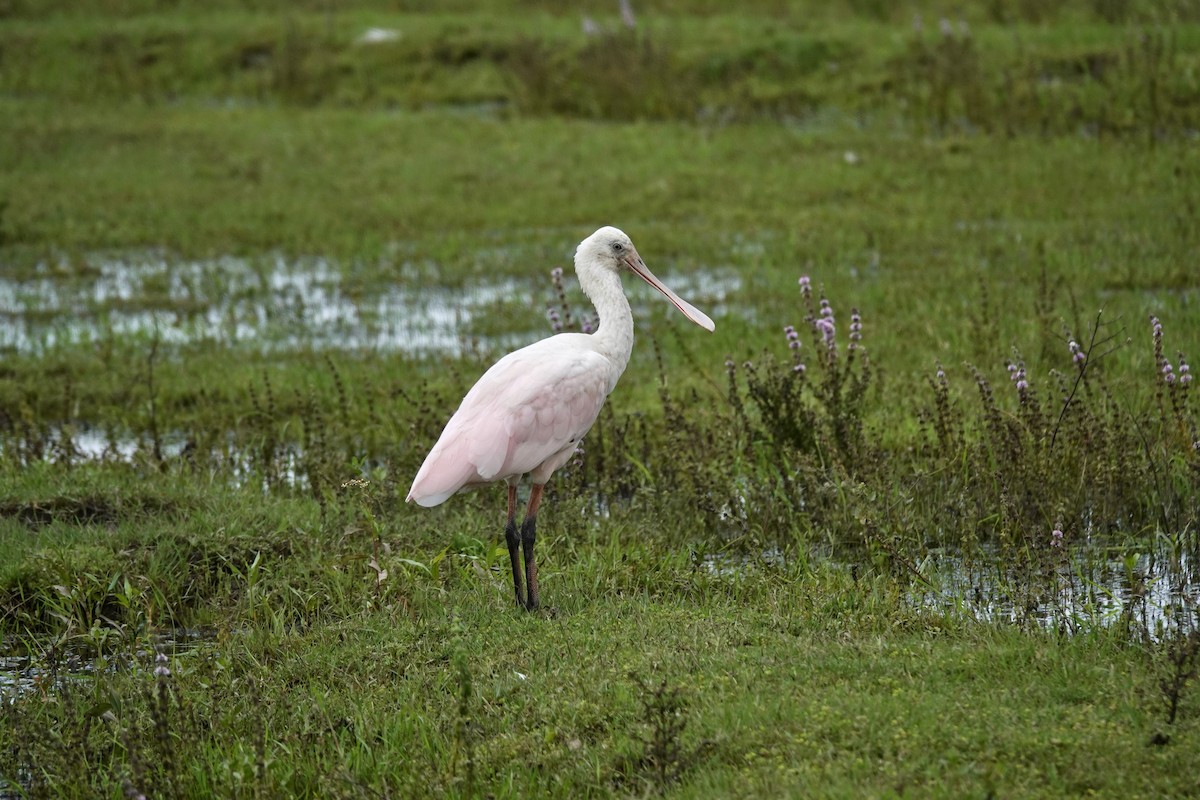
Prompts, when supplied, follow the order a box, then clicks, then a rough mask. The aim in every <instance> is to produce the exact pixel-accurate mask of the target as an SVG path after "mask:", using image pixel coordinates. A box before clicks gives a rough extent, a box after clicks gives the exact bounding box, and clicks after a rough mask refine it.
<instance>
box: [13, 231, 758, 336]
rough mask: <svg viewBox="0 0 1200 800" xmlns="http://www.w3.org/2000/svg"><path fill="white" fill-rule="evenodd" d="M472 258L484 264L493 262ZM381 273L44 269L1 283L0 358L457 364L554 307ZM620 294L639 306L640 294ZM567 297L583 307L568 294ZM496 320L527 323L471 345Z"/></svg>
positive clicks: (102, 265) (704, 282) (537, 328)
mask: <svg viewBox="0 0 1200 800" xmlns="http://www.w3.org/2000/svg"><path fill="white" fill-rule="evenodd" d="M479 258H480V260H481V263H484V265H485V266H486V263H491V261H494V260H496V258H497V257H496V256H495V254H491V253H481V254H479ZM387 271H389V272H393V273H395V275H396V277H395V279H394V280H392V281H388V282H386V283H380V284H378V285H375V286H359V285H354V284H353V283H352V282H350V283H348V282H347V280H346V278H345V277H344V275H343V272H342V270H341V269H340V268H338V266H337V265H335V264H333V263H332V262H330V261H329V260H327V259H323V258H304V259H295V260H287V259H284V258H274V259H265V260H264V259H259V260H253V261H252V260H248V259H242V258H234V257H223V258H217V259H213V260H209V261H184V262H168V261H166V260H164V259H162V258H160V257H155V256H145V257H141V258H135V257H131V258H127V259H116V258H109V259H95V260H93V261H91V262H89V263H88V264H87V266H86V267H84V268H80V269H76V270H74V271H72V270H71V269H68V268H62V269H57V270H52V269H50V268H49V267H46V266H43V267H41V268H39V269H38V270H37V274H36V275H34V276H32V277H28V278H25V279H15V278H8V277H4V278H0V352H3V351H6V350H7V351H15V352H21V353H31V354H35V355H36V354H39V353H42V352H45V351H46V350H48V349H50V348H53V347H56V346H59V345H66V344H75V343H84V342H89V341H96V340H103V339H106V338H109V337H112V336H136V335H141V336H147V337H150V336H157V337H158V338H159V339H160V340H161V341H163V342H165V343H167V344H177V345H178V344H185V343H190V342H197V341H211V342H214V343H218V344H222V345H242V346H251V347H255V348H257V349H261V350H294V349H301V348H311V349H318V350H327V349H372V350H398V351H404V352H410V353H413V354H448V355H463V354H464V353H466V352H468V351H470V350H472V349H476V348H478V347H480V346H484V347H494V348H511V347H514V346H517V345H519V344H522V343H527V342H529V341H532V340H533V339H536V338H538V337H540V336H544V335H546V334H548V333H549V325H548V324H547V323H543V320H544V319H545V310H546V309H547V308H548V307H549V306H550V305H552V304H554V303H555V302H556V297H555V294H554V290H553V286H552V285H551V281H550V277H549V272H550V271H549V269H547V270H546V271H545V275H544V276H541V275H536V276H530V277H529V278H526V279H523V280H516V279H512V278H504V279H494V280H475V281H472V282H471V283H470V284H469V285H467V286H464V287H462V288H458V289H451V288H447V287H444V286H441V285H439V284H438V282H437V279H436V271H437V270H436V268H435V267H433V266H430V265H423V266H417V265H413V264H402V265H400V266H397V267H395V268H394V269H391V268H389V269H388V270H387ZM663 277H664V280H666V281H667V282H668V285H671V286H673V288H675V289H676V291H677V292H679V293H680V294H681V295H684V296H685V297H688V298H689V299H691V300H692V301H693V302H695V303H697V304H700V305H704V306H706V307H707V309H708V310H709V313H720V311H721V309H723V308H724V307H725V305H726V303H727V299H728V297H729V296H730V295H731V294H732V293H734V292H736V291H737V289H738V288H739V287H740V285H741V281H740V279H739V277H738V276H737V275H736V274H735V273H732V272H715V271H711V270H705V271H697V272H692V273H681V274H678V275H672V274H667V275H665V276H663ZM630 288H631V290H633V296H634V298H635V303H639V304H640V303H641V302H642V300H641V298H643V297H646V296H647V295H645V294H643V293H642V291H641V287H632V286H631V287H630ZM647 291H648V290H647ZM568 292H569V293H570V294H571V299H572V302H575V303H579V304H582V302H583V298H582V296H581V295H580V294H579V293H578V288H577V286H575V285H573V284H572V285H569V287H568ZM714 306H717V308H715V309H714V308H713V307H714ZM496 314H500V315H503V316H504V318H505V320H506V322H507V323H508V327H511V326H512V325H513V324H518V325H520V324H528V323H529V322H530V321H536V322H533V324H531V325H529V327H528V329H527V330H516V331H513V332H511V333H509V334H504V335H494V334H493V335H490V336H478V335H475V333H476V332H477V331H479V330H481V329H483V330H494V329H495V327H496V326H495V325H487V324H484V319H485V318H486V317H488V316H489V315H496ZM517 321H520V322H517Z"/></svg>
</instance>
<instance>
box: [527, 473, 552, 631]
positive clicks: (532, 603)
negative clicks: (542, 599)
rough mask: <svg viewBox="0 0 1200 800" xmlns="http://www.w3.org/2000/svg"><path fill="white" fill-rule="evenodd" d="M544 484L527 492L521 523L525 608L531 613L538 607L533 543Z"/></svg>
mask: <svg viewBox="0 0 1200 800" xmlns="http://www.w3.org/2000/svg"><path fill="white" fill-rule="evenodd" d="M544 488H546V487H545V484H537V483H535V484H534V485H533V488H532V489H530V491H529V507H528V508H526V509H525V521H524V522H523V523H521V545H522V546H523V547H524V549H525V585H526V586H527V587H528V588H529V602H528V603H526V604H525V607H526V608H528V609H529V610H530V611H533V610H534V609H536V608H537V607H538V585H537V562H536V561H534V560H533V542H534V540H535V539H536V538H537V510H538V506H539V505H541V503H542V489H544Z"/></svg>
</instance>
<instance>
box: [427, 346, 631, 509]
mask: <svg viewBox="0 0 1200 800" xmlns="http://www.w3.org/2000/svg"><path fill="white" fill-rule="evenodd" d="M575 336H578V337H579V338H578V339H576V338H574V337H575ZM590 338H591V337H587V336H582V335H579V334H575V335H571V334H563V335H559V336H554V337H551V338H549V339H545V340H543V341H541V342H537V343H535V344H533V345H530V346H529V347H526V348H523V349H521V350H517V351H516V352H513V353H510V354H508V355H507V356H505V357H504V358H502V359H500V360H499V361H497V362H496V363H495V364H494V365H493V366H492V367H491V368H490V369H489V370H488V371H487V372H485V373H484V375H483V377H482V378H480V379H479V381H478V382H477V383H476V384H475V386H473V387H472V388H471V390H470V391H469V392H467V396H466V397H464V398H463V401H462V404H461V405H459V407H458V410H457V411H456V412H455V413H454V416H453V417H451V418H450V421H449V422H448V423H446V428H445V430H443V431H442V435H441V437H440V438H439V439H438V442H437V444H435V445H434V446H433V449H432V450H431V451H430V453H429V456H428V457H427V458H426V459H425V463H424V464H423V465H422V466H421V469H420V471H419V472H418V473H417V477H416V479H415V480H414V481H413V488H412V491H410V493H409V497H410V498H411V499H414V500H417V501H418V502H421V503H422V504H423V505H437V504H438V503H440V502H442V501H444V500H445V499H446V498H448V497H449V496H450V495H451V494H453V493H454V492H456V491H458V489H460V488H462V487H463V486H465V485H467V484H469V483H479V482H486V481H493V480H500V479H503V478H509V477H512V476H517V475H523V474H525V473H526V472H529V471H531V470H533V469H534V468H536V467H538V466H539V465H541V464H542V463H543V462H545V461H546V460H547V459H549V458H551V457H552V456H554V455H556V454H558V453H560V452H562V451H563V450H564V449H566V448H568V447H569V448H571V449H574V445H575V444H576V443H578V441H579V439H580V438H582V436H583V435H584V434H585V433H587V431H588V430H589V429H590V428H591V426H592V423H593V422H595V421H596V417H597V415H599V413H600V408H601V407H602V406H603V405H604V400H605V398H606V397H607V396H608V392H609V390H610V386H611V385H612V381H610V378H611V373H612V371H613V365H612V362H610V361H609V360H608V359H607V358H605V357H604V356H602V355H600V354H599V353H597V352H596V351H595V350H594V349H592V348H591V347H588V346H586V345H587V342H586V341H580V340H589V339H590Z"/></svg>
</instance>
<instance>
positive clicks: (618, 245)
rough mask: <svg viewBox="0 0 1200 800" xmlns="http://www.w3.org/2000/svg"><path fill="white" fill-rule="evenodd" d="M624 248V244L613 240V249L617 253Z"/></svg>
mask: <svg viewBox="0 0 1200 800" xmlns="http://www.w3.org/2000/svg"><path fill="white" fill-rule="evenodd" d="M624 249H625V245H623V244H621V243H620V242H613V250H616V251H617V252H618V253H619V252H621V251H622V250H624Z"/></svg>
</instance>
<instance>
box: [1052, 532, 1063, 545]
mask: <svg viewBox="0 0 1200 800" xmlns="http://www.w3.org/2000/svg"><path fill="white" fill-rule="evenodd" d="M1062 543H1063V532H1062V530H1061V529H1059V528H1055V529H1054V530H1052V531H1050V544H1051V545H1052V546H1054V547H1062Z"/></svg>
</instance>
